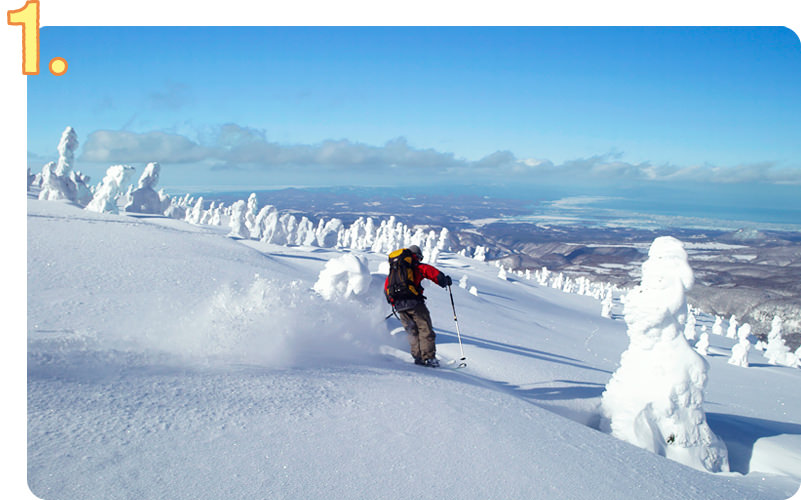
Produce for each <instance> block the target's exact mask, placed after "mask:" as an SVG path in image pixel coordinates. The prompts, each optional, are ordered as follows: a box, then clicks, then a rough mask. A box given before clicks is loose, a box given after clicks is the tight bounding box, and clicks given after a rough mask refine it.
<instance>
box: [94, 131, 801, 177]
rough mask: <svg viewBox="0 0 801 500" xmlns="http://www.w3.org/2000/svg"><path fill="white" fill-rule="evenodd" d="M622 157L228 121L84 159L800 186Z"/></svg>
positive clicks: (108, 145) (141, 139)
mask: <svg viewBox="0 0 801 500" xmlns="http://www.w3.org/2000/svg"><path fill="white" fill-rule="evenodd" d="M622 156H623V155H622V153H620V152H611V153H608V154H603V155H595V156H591V157H587V158H576V159H574V160H570V161H566V162H564V163H561V164H554V163H553V162H552V161H550V160H547V159H534V158H517V157H516V156H515V155H514V153H512V152H511V151H496V152H494V153H491V154H488V155H486V156H484V157H483V158H481V159H479V160H477V161H470V160H467V159H464V158H459V157H457V156H456V155H455V154H454V153H450V152H442V151H437V150H435V149H432V148H427V149H421V148H416V147H413V146H412V145H410V144H409V143H408V141H407V140H406V139H405V138H403V137H398V138H395V139H392V140H390V141H388V142H386V143H385V144H383V145H381V146H374V145H369V144H365V143H360V142H354V141H351V140H348V139H337V140H334V139H329V140H325V141H322V142H320V143H316V144H280V143H277V142H272V141H270V140H268V139H267V135H266V133H265V132H264V131H262V130H258V129H253V128H248V127H242V126H239V125H236V124H231V123H229V124H225V125H222V126H220V127H218V128H215V129H214V130H213V131H210V132H209V131H207V132H206V133H205V134H203V136H202V138H201V140H200V142H198V141H193V140H191V139H189V138H187V137H186V136H185V135H180V134H169V133H165V132H147V133H134V132H127V131H108V130H98V131H95V132H93V133H92V134H90V135H89V137H88V139H87V141H86V144H85V145H84V148H83V155H82V157H81V160H82V161H87V162H103V163H145V162H151V161H158V162H160V163H162V164H169V163H201V164H203V166H204V168H207V167H208V166H209V165H214V167H213V168H214V169H215V170H252V171H258V170H264V171H276V170H277V169H285V168H286V167H296V168H307V169H312V170H313V169H320V168H323V169H326V170H327V171H329V172H333V171H339V172H341V173H342V174H348V173H355V174H358V173H364V172H374V173H377V174H381V173H382V171H383V170H384V169H387V170H388V169H394V168H398V167H401V168H408V169H412V171H417V172H423V173H425V174H426V175H427V176H431V177H434V176H437V175H449V176H451V177H452V178H454V179H455V178H456V176H458V175H461V174H465V175H470V176H472V177H473V181H478V182H480V181H481V179H492V180H504V179H505V178H507V177H508V178H509V180H511V181H515V182H517V181H520V182H526V181H538V180H550V181H560V180H561V181H567V182H580V181H585V182H598V181H616V180H621V179H625V180H627V181H656V182H658V181H671V182H712V183H744V182H763V183H776V184H801V168H798V167H795V168H790V167H785V168H780V167H778V166H777V165H775V164H774V163H771V162H763V163H754V164H742V165H735V166H717V165H707V164H702V165H691V166H677V165H670V164H664V165H654V164H651V163H649V162H641V163H629V162H626V161H624V160H622Z"/></svg>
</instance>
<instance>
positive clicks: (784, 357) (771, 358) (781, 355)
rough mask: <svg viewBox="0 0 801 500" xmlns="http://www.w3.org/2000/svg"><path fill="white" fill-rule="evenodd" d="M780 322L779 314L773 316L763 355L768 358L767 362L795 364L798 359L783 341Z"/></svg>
mask: <svg viewBox="0 0 801 500" xmlns="http://www.w3.org/2000/svg"><path fill="white" fill-rule="evenodd" d="M782 323H783V322H782V318H781V316H774V317H773V321H772V322H771V325H770V332H768V346H767V348H766V349H765V357H766V358H768V363H770V364H772V365H783V366H796V365H797V361H798V360H797V359H796V357H795V354H793V353H792V352H791V351H790V348H789V347H787V345H786V344H785V343H784V338H783V337H782Z"/></svg>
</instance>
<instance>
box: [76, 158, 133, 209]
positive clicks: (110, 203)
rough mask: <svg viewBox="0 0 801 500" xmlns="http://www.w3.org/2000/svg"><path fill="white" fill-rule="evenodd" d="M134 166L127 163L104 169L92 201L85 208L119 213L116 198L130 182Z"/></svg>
mask: <svg viewBox="0 0 801 500" xmlns="http://www.w3.org/2000/svg"><path fill="white" fill-rule="evenodd" d="M133 174H134V168H133V167H131V166H128V165H114V166H111V167H109V168H108V169H107V170H106V176H105V177H103V181H102V182H101V183H100V185H99V186H98V187H97V189H95V195H94V197H93V198H92V201H90V202H89V204H88V205H86V210H91V211H92V212H101V213H112V214H116V213H119V208H118V204H117V199H118V198H119V196H120V194H122V193H123V192H124V190H123V189H124V187H125V186H126V185H128V182H130V178H131V176H133Z"/></svg>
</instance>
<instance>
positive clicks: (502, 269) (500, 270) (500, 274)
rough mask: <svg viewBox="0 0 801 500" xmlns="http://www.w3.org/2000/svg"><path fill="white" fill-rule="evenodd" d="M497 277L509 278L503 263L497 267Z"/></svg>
mask: <svg viewBox="0 0 801 500" xmlns="http://www.w3.org/2000/svg"><path fill="white" fill-rule="evenodd" d="M498 278H500V279H502V280H504V281H505V280H507V279H509V275H508V274H507V273H506V268H505V267H503V265H501V266H500V267H499V268H498Z"/></svg>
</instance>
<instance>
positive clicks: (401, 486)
mask: <svg viewBox="0 0 801 500" xmlns="http://www.w3.org/2000/svg"><path fill="white" fill-rule="evenodd" d="M227 231H228V229H227V228H225V229H222V228H220V227H214V226H194V225H191V224H188V223H186V222H183V221H177V220H173V219H167V218H162V217H152V216H150V217H149V216H140V217H136V216H131V215H109V214H98V213H93V212H89V211H86V210H81V209H79V208H77V207H74V206H72V205H70V204H68V203H64V202H54V201H49V202H46V201H38V200H28V228H27V238H28V254H27V266H28V291H27V295H28V313H27V316H28V456H27V460H28V466H27V470H28V482H29V485H30V487H31V490H32V491H33V492H34V493H35V494H36V495H38V496H39V497H42V498H45V499H53V500H55V499H85V498H103V499H107V500H108V499H120V498H137V499H144V498H152V499H157V498H158V499H161V498H170V499H183V498H185V499H192V500H196V499H220V498H226V499H255V498H369V499H378V498H389V499H403V498H415V499H420V498H442V497H443V496H444V497H449V498H462V499H487V498H506V499H513V498H514V499H540V498H542V499H545V498H565V499H577V500H580V499H612V498H631V499H639V498H642V499H682V500H684V499H687V498H704V499H726V500H730V499H739V498H742V499H786V498H788V497H790V496H791V495H793V494H794V493H795V492H796V491H797V490H798V488H799V482H801V398H799V397H798V387H799V384H800V383H801V370H799V369H797V368H787V367H781V366H772V365H769V364H768V363H767V360H766V359H764V357H763V355H762V353H761V352H759V351H757V350H753V349H752V350H751V351H750V352H749V353H748V356H749V361H750V367H748V368H742V367H738V366H733V365H730V364H728V362H727V361H728V358H729V356H730V354H731V348H732V346H733V345H734V344H735V342H736V340H735V339H730V338H726V337H724V336H719V335H711V336H710V337H711V346H710V348H709V352H710V354H709V356H708V357H707V360H708V362H709V364H710V370H709V382H708V386H707V391H706V398H705V405H704V406H705V410H706V418H707V421H708V422H709V425H710V427H711V428H712V430H713V431H714V432H715V433H716V434H717V435H718V436H719V437H720V438H721V439H722V440H723V441H724V442H725V444H726V446H727V448H728V456H729V463H730V467H731V472H730V473H718V474H711V473H707V472H702V471H699V470H696V469H693V468H690V467H687V466H684V465H682V464H679V463H677V462H674V461H671V460H668V459H666V458H663V457H661V456H658V455H656V454H654V453H651V452H649V451H646V450H643V449H640V448H638V447H635V446H633V445H630V444H628V443H626V442H623V441H621V440H618V439H616V438H614V437H612V436H611V435H610V434H607V433H604V432H601V431H600V430H598V428H599V421H600V409H599V406H600V401H601V394H602V392H603V391H604V388H605V385H606V383H607V382H608V381H609V380H610V378H611V376H612V373H613V372H614V371H615V370H616V369H617V367H618V365H619V361H620V355H621V353H622V352H623V351H624V350H625V349H626V348H627V346H628V336H627V334H626V324H625V323H624V322H623V321H622V318H621V307H620V304H619V302H616V304H615V308H614V309H613V314H612V318H611V319H608V318H603V317H601V314H600V312H601V304H600V302H599V301H597V300H595V299H593V298H590V297H588V296H583V295H574V294H565V293H563V292H561V291H558V290H556V289H553V288H547V287H542V286H539V285H538V284H537V282H536V281H534V280H526V279H523V278H520V277H515V276H511V277H508V278H507V279H506V280H502V279H499V278H498V269H497V268H496V267H494V266H492V265H490V264H487V263H483V262H478V261H476V260H472V259H467V258H464V257H460V256H458V255H454V254H449V253H444V252H443V253H441V254H440V255H439V260H438V263H437V267H439V268H440V269H442V270H443V271H444V272H445V273H447V274H449V275H450V276H452V278H453V280H454V286H453V289H452V290H453V294H454V301H455V306H456V312H457V314H458V319H459V327H460V331H461V338H462V341H463V349H464V353H465V355H466V356H467V358H468V363H469V365H468V367H467V368H464V369H461V370H453V369H448V367H447V363H445V365H446V366H444V367H443V368H441V369H429V368H422V367H417V366H415V365H413V364H412V363H411V362H410V357H409V356H408V355H407V354H406V353H407V344H406V339H405V337H404V335H402V334H400V335H393V334H392V333H393V332H396V331H397V328H398V326H399V323H398V322H397V320H395V319H394V318H390V319H389V320H386V321H385V320H384V317H385V316H386V315H387V314H388V313H389V312H390V310H389V307H388V306H387V304H386V303H385V302H384V299H383V296H382V292H381V285H382V283H383V277H384V276H383V275H381V273H380V272H379V267H380V266H381V265H382V263H384V262H385V260H386V256H384V255H379V254H372V253H361V252H353V251H347V252H345V251H341V250H336V249H320V248H311V247H285V246H275V245H270V244H266V243H261V242H258V241H256V240H237V239H232V238H228V237H226V236H225V235H226V233H227ZM343 253H349V254H352V255H354V256H356V257H357V258H358V259H359V260H360V262H363V263H366V265H367V267H368V269H369V270H370V271H371V272H372V273H373V275H372V279H371V281H370V282H369V284H368V285H369V286H368V287H367V288H366V290H365V289H364V288H365V287H364V286H362V285H364V283H361V284H360V286H358V287H356V289H358V291H359V292H360V293H357V294H355V295H353V294H351V296H349V297H347V298H344V297H342V298H337V297H336V294H332V295H333V297H327V298H330V300H327V299H326V298H323V297H322V296H321V295H320V293H318V292H315V291H314V289H313V287H314V285H315V283H316V282H317V281H318V276H319V275H320V272H321V271H322V270H323V269H324V268H325V266H326V263H327V262H329V261H332V260H334V259H340V258H341V257H342V255H343ZM357 267H358V266H357ZM465 276H466V277H467V278H466V280H464V277H465ZM329 278H330V276H329ZM460 281H463V282H465V283H466V285H467V287H466V288H462V287H460V286H457V283H459V282H460ZM471 287H475V288H476V290H477V292H478V293H477V294H476V295H473V294H471V293H469V292H468V290H469V289H470V288H471ZM318 289H319V286H318ZM426 290H427V296H428V298H429V300H428V303H429V308H430V309H431V312H432V317H433V322H434V327H435V329H436V330H437V333H438V337H437V340H438V349H439V351H438V352H439V355H440V357H442V358H443V360H444V361H447V360H449V359H454V358H458V357H459V355H460V348H459V344H458V343H457V335H456V333H457V330H456V326H455V323H454V321H453V312H452V310H451V303H450V299H449V296H448V293H447V290H443V289H440V288H438V287H437V286H436V285H434V284H429V285H428V286H427V288H426ZM709 321H710V319H709V318H704V317H700V318H698V327H699V328H700V327H702V326H704V325H705V324H706V326H707V328H709V327H711V323H710V322H709Z"/></svg>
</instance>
